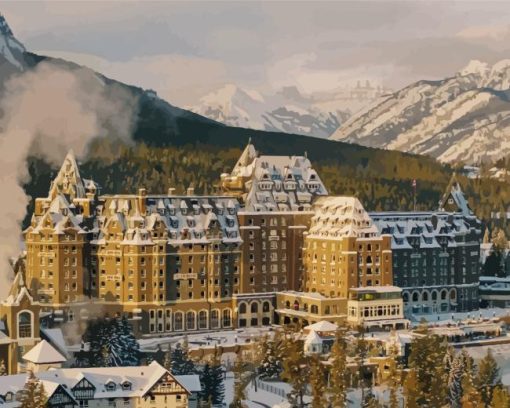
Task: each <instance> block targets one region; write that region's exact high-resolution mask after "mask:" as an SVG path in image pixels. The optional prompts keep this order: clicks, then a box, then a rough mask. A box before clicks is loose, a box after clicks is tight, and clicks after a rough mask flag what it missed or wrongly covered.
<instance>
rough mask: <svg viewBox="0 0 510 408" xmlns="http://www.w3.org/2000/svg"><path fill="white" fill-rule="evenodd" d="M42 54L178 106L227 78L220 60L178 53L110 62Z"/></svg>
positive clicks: (87, 56)
mask: <svg viewBox="0 0 510 408" xmlns="http://www.w3.org/2000/svg"><path fill="white" fill-rule="evenodd" d="M38 53H39V54H42V55H48V56H52V57H55V58H62V59H66V60H69V61H73V62H76V63H77V64H80V65H84V66H86V67H89V68H91V69H93V70H95V71H98V72H100V73H102V74H104V75H105V76H107V77H111V78H114V79H116V80H118V81H122V82H125V83H128V84H132V85H136V86H140V87H142V88H145V89H153V90H155V91H156V92H157V93H158V95H159V96H160V97H162V98H163V99H165V100H167V101H168V102H170V103H173V104H175V105H178V106H187V105H190V104H192V103H194V102H196V101H197V100H198V98H199V97H201V96H202V95H204V94H205V93H208V92H210V91H211V90H213V89H216V88H217V87H219V86H221V85H222V84H224V83H225V82H226V81H228V78H229V75H228V73H227V72H228V70H227V68H226V66H225V64H224V63H222V62H221V61H217V60H213V59H207V58H198V57H189V56H184V55H178V54H162V55H151V56H141V57H136V58H132V59H130V60H128V61H109V60H107V59H105V58H101V57H98V56H96V55H92V54H85V53H73V52H62V51H52V50H40V51H38Z"/></svg>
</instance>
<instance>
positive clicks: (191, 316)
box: [186, 311, 196, 330]
mask: <svg viewBox="0 0 510 408" xmlns="http://www.w3.org/2000/svg"><path fill="white" fill-rule="evenodd" d="M195 328H196V327H195V312H192V311H189V312H188V313H186V330H195Z"/></svg>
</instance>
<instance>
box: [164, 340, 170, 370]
mask: <svg viewBox="0 0 510 408" xmlns="http://www.w3.org/2000/svg"><path fill="white" fill-rule="evenodd" d="M163 367H165V369H166V370H168V371H170V372H172V345H171V344H170V343H168V349H167V351H166V353H165V360H164V361H163Z"/></svg>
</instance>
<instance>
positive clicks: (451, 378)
mask: <svg viewBox="0 0 510 408" xmlns="http://www.w3.org/2000/svg"><path fill="white" fill-rule="evenodd" d="M449 371H450V372H449V375H448V403H449V405H450V407H451V408H461V398H462V376H463V375H464V366H463V361H462V357H461V355H460V354H459V355H458V356H456V357H455V358H454V359H453V361H452V362H451V365H450V370H449Z"/></svg>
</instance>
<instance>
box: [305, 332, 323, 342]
mask: <svg viewBox="0 0 510 408" xmlns="http://www.w3.org/2000/svg"><path fill="white" fill-rule="evenodd" d="M305 344H322V340H321V338H320V337H319V335H318V334H317V332H316V331H315V330H310V333H308V336H306V339H305Z"/></svg>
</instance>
